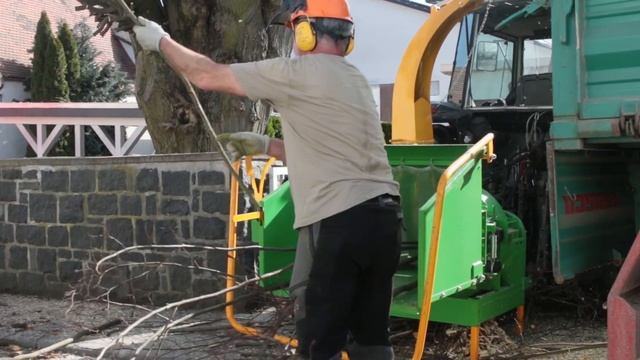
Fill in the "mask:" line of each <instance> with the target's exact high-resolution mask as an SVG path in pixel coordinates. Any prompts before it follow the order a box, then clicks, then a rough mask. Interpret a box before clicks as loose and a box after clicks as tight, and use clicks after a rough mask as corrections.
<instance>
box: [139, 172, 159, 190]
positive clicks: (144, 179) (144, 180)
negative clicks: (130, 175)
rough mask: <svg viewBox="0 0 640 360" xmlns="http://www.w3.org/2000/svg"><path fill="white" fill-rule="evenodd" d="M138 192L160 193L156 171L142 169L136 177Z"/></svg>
mask: <svg viewBox="0 0 640 360" xmlns="http://www.w3.org/2000/svg"><path fill="white" fill-rule="evenodd" d="M136 190H137V191H138V192H148V191H155V192H157V191H160V178H159V177H158V170H156V169H142V170H140V172H139V173H138V175H137V176H136Z"/></svg>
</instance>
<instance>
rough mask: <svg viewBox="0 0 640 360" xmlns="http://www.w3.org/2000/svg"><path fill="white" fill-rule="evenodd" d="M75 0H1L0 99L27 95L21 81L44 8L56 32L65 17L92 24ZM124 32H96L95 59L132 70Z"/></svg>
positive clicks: (25, 75)
mask: <svg viewBox="0 0 640 360" xmlns="http://www.w3.org/2000/svg"><path fill="white" fill-rule="evenodd" d="M76 5H78V3H77V2H76V1H74V0H2V1H0V79H1V80H0V102H12V101H23V100H26V99H28V98H29V94H28V93H27V92H25V90H24V86H23V82H24V80H25V79H27V78H28V77H29V73H30V69H31V53H30V49H31V48H32V47H33V38H34V36H35V32H36V25H37V24H38V20H39V19H40V13H41V12H42V11H43V10H44V11H46V12H47V15H48V16H49V19H50V20H51V27H52V28H53V29H52V30H53V31H54V32H56V30H57V27H58V23H59V22H60V21H66V22H67V24H69V26H70V27H73V26H74V25H75V24H77V23H79V22H81V21H86V22H87V24H89V25H90V26H93V19H91V18H89V16H88V15H89V14H88V12H80V11H76V10H75V6H76ZM127 42H128V39H127V38H126V35H124V36H123V35H119V34H116V33H115V32H111V31H110V32H109V33H107V34H106V35H105V36H104V37H102V36H96V37H94V38H93V40H92V43H93V45H94V46H95V47H96V49H97V50H98V51H99V52H100V55H99V56H98V61H101V62H106V61H115V62H117V63H119V64H120V67H121V68H122V69H123V70H124V71H126V72H128V73H130V74H133V72H134V71H135V70H134V69H135V65H134V61H133V54H132V53H131V52H127V49H126V47H127V46H128V44H127Z"/></svg>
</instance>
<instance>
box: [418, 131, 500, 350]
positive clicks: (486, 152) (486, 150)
mask: <svg viewBox="0 0 640 360" xmlns="http://www.w3.org/2000/svg"><path fill="white" fill-rule="evenodd" d="M479 157H482V159H485V160H487V161H489V162H491V161H493V159H494V157H495V155H494V153H493V134H487V135H485V137H483V138H482V139H480V141H478V143H476V144H475V145H473V146H472V147H471V148H469V150H467V151H466V152H465V153H464V154H462V156H460V157H459V158H458V159H456V161H454V162H453V164H451V165H450V166H449V167H448V168H447V170H445V171H444V173H443V174H442V176H440V180H439V181H438V188H437V191H436V203H435V212H434V215H433V228H432V229H431V246H430V247H429V260H428V266H427V276H426V278H425V283H424V296H423V297H422V307H421V310H420V324H419V327H418V335H417V340H416V346H415V349H414V353H413V360H420V359H422V353H423V352H424V347H425V344H426V341H427V328H428V325H429V316H430V315H431V298H432V296H433V285H434V278H435V273H436V264H437V261H438V246H439V245H440V228H441V225H442V209H443V208H444V203H445V200H446V196H445V192H446V189H447V186H448V185H449V181H450V180H451V179H452V178H453V176H454V175H455V174H456V173H457V172H458V171H459V170H460V169H461V168H462V167H464V166H465V165H466V164H467V163H468V162H470V161H474V160H476V159H478V158H479ZM473 331H474V330H473V328H472V333H471V334H472V335H473V334H474V332H473ZM477 334H479V332H478V333H477ZM472 340H473V336H472ZM472 345H473V342H472Z"/></svg>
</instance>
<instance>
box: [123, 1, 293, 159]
mask: <svg viewBox="0 0 640 360" xmlns="http://www.w3.org/2000/svg"><path fill="white" fill-rule="evenodd" d="M163 3H164V6H163V5H162V3H161V2H159V1H149V0H136V1H134V11H135V12H136V14H138V15H142V16H144V17H146V18H148V19H151V20H154V21H156V22H158V23H160V24H162V25H163V26H164V28H165V29H166V30H167V32H169V34H171V37H172V38H173V39H174V40H176V41H178V42H179V43H180V44H182V45H184V46H186V47H188V48H190V49H193V50H195V51H197V52H200V53H202V54H205V55H207V56H209V57H211V58H212V59H213V60H215V61H216V62H220V63H237V62H247V61H257V60H262V59H266V58H270V57H276V56H284V55H287V54H288V53H289V51H290V49H291V39H290V36H289V35H288V34H286V33H285V30H284V29H283V28H281V27H267V25H268V22H269V20H270V17H271V16H272V15H273V14H274V13H275V12H276V10H277V9H278V7H279V3H280V2H279V1H278V0H164V1H163ZM197 91H198V95H199V97H200V101H201V102H202V105H203V107H204V109H205V111H206V112H207V114H208V116H209V118H210V120H211V122H212V125H213V128H214V129H215V130H216V132H235V131H247V130H253V131H258V132H263V131H264V128H265V127H266V121H267V119H268V116H269V113H270V112H271V108H270V106H269V105H268V104H266V103H264V102H257V103H254V102H253V101H251V100H249V99H247V98H241V97H237V96H230V95H225V94H218V93H211V92H203V91H199V90H197ZM136 97H137V99H138V104H140V107H141V109H142V111H143V112H144V114H145V118H146V120H147V127H148V130H149V133H150V135H151V139H152V140H153V143H154V146H155V149H156V152H157V153H186V152H203V151H214V150H215V147H214V145H213V142H212V141H211V139H210V138H209V137H208V135H207V133H206V131H205V128H204V124H202V123H201V120H200V119H199V118H198V116H197V113H196V112H195V110H194V108H193V106H192V104H191V103H190V101H189V96H188V95H187V92H186V89H185V88H184V85H183V84H182V83H181V81H180V79H179V78H178V77H177V76H176V75H175V73H174V72H173V70H171V69H170V68H169V66H168V65H167V64H166V63H165V62H164V60H162V58H161V57H160V56H159V55H158V54H155V53H152V52H148V51H142V50H140V49H139V47H138V49H137V50H136Z"/></svg>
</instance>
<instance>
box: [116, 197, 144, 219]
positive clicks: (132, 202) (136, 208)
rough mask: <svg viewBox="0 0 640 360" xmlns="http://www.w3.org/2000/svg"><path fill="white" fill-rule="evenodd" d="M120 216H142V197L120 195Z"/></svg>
mask: <svg viewBox="0 0 640 360" xmlns="http://www.w3.org/2000/svg"><path fill="white" fill-rule="evenodd" d="M120 215H132V216H140V215H142V197H141V196H140V195H120Z"/></svg>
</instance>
